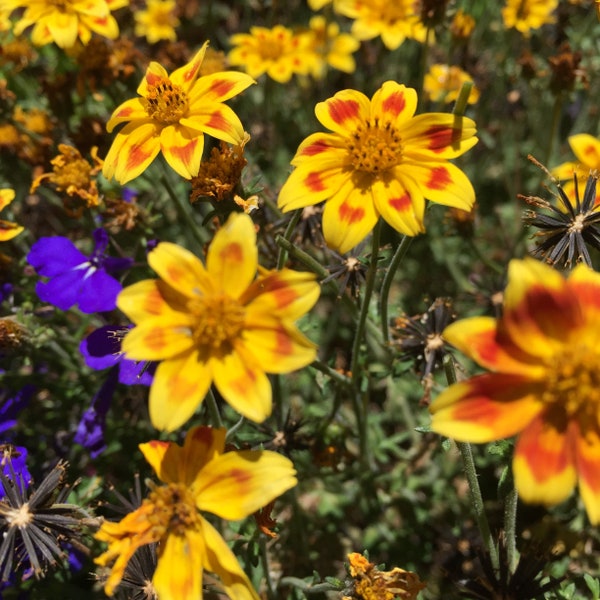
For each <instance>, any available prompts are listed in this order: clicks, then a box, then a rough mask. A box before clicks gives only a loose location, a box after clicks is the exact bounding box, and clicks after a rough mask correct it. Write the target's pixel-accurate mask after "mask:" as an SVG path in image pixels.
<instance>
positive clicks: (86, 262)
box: [27, 229, 133, 313]
mask: <svg viewBox="0 0 600 600" xmlns="http://www.w3.org/2000/svg"><path fill="white" fill-rule="evenodd" d="M93 237H94V242H95V248H94V251H93V252H92V254H91V256H89V257H88V256H86V255H85V254H83V253H81V252H80V251H79V250H78V249H77V248H76V247H75V245H74V244H73V242H71V240H69V239H68V238H66V237H61V236H55V237H43V238H40V239H39V240H38V241H37V242H36V243H35V244H34V245H33V246H32V248H31V250H30V252H29V254H28V255H27V260H28V261H29V263H30V264H31V265H32V266H33V267H35V270H36V271H37V273H38V274H39V275H42V276H43V277H49V278H50V279H49V280H48V281H47V282H43V281H39V282H38V283H37V285H36V287H35V291H36V292H37V295H38V296H39V298H40V300H42V301H43V302H49V303H50V304H53V305H54V306H56V307H58V308H60V309H61V310H68V309H69V308H71V307H72V306H74V305H76V304H77V305H78V306H79V309H80V310H81V311H82V312H84V313H95V312H104V311H109V310H113V309H114V308H115V307H116V300H117V295H118V293H119V292H120V291H121V289H122V286H121V284H120V283H119V282H118V281H117V280H116V279H115V278H114V277H112V275H110V274H109V273H113V272H115V271H119V270H122V269H126V268H128V267H129V266H131V264H132V263H133V260H132V259H130V258H113V257H110V256H106V249H107V246H108V233H107V232H106V231H105V230H104V229H96V230H95V231H94V233H93Z"/></svg>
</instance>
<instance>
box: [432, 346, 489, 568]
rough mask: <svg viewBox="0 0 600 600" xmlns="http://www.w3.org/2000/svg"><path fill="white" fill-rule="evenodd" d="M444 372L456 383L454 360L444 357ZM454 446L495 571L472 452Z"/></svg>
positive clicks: (460, 445)
mask: <svg viewBox="0 0 600 600" xmlns="http://www.w3.org/2000/svg"><path fill="white" fill-rule="evenodd" d="M444 371H445V372H446V379H447V380H448V384H450V385H452V384H453V383H456V371H455V370H454V359H453V358H452V357H451V356H450V355H446V356H445V357H444ZM456 446H457V447H458V450H459V452H460V455H461V457H462V461H463V467H464V469H465V475H466V477H467V482H468V484H469V491H470V493H471V503H472V506H473V511H474V513H475V520H476V521H477V526H478V527H479V533H480V534H481V538H482V540H483V544H484V546H485V549H486V550H487V552H488V554H489V555H490V560H491V562H492V566H493V567H494V569H495V570H496V571H497V570H498V568H499V564H500V561H499V559H498V549H497V548H496V544H495V542H494V538H493V537H492V533H491V531H490V525H489V523H488V520H487V516H486V514H485V507H484V504H483V496H482V495H481V488H480V487H479V479H478V478H477V468H476V467H475V460H474V459H473V451H472V449H471V444H469V443H468V442H456Z"/></svg>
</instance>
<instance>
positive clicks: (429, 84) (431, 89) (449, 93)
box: [423, 64, 479, 104]
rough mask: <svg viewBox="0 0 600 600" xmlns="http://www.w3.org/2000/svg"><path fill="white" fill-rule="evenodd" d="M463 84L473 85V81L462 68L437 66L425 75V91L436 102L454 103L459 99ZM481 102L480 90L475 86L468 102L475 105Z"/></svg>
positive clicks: (433, 66)
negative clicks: (478, 101)
mask: <svg viewBox="0 0 600 600" xmlns="http://www.w3.org/2000/svg"><path fill="white" fill-rule="evenodd" d="M463 83H473V79H471V76H470V75H469V74H468V73H465V72H464V71H463V70H462V69H461V68H460V67H456V66H449V65H442V64H435V65H431V67H430V68H429V73H426V74H425V80H424V82H423V91H424V92H425V93H426V94H427V95H428V96H429V98H430V99H431V100H433V101H434V102H453V101H454V100H456V99H457V98H458V94H459V93H460V89H461V88H462V85H463ZM477 100H479V90H478V89H477V88H476V87H475V86H473V87H472V88H471V93H470V94H469V98H468V100H467V102H468V103H469V104H474V103H475V102H477Z"/></svg>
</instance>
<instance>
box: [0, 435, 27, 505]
mask: <svg viewBox="0 0 600 600" xmlns="http://www.w3.org/2000/svg"><path fill="white" fill-rule="evenodd" d="M0 465H1V466H2V473H3V474H4V476H5V477H6V478H7V479H10V480H11V481H14V482H15V484H16V485H17V486H18V487H19V489H20V490H21V491H22V490H23V488H24V487H25V488H26V487H29V484H30V483H31V473H30V472H29V470H28V469H27V448H24V447H23V446H13V445H12V444H0ZM4 496H6V494H5V493H4V485H3V484H2V482H0V500H1V499H2V498H4Z"/></svg>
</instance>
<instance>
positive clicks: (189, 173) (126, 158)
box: [102, 42, 255, 184]
mask: <svg viewBox="0 0 600 600" xmlns="http://www.w3.org/2000/svg"><path fill="white" fill-rule="evenodd" d="M207 46H208V42H206V43H205V44H204V45H203V46H202V48H201V49H200V50H199V51H198V52H197V53H196V55H195V56H194V57H193V58H192V60H191V61H190V62H189V63H188V64H187V65H185V66H183V67H181V68H179V69H177V70H175V71H174V72H173V73H171V74H170V75H169V74H168V73H167V72H166V70H165V69H164V68H163V67H162V66H161V65H159V64H158V63H157V62H151V63H150V65H149V66H148V69H147V70H146V75H145V77H144V79H143V80H142V82H141V83H140V85H139V87H138V89H137V93H138V94H139V96H140V97H139V98H133V99H131V100H127V101H126V102H124V103H123V104H121V106H119V107H118V108H117V109H116V110H115V112H114V113H113V114H112V116H111V118H110V120H109V121H108V123H107V125H106V127H107V129H108V131H109V132H111V131H112V130H113V129H114V128H115V127H116V126H117V125H120V124H122V123H127V124H126V125H125V127H123V129H121V131H119V133H117V136H116V138H115V140H114V142H113V144H112V146H111V147H110V150H109V151H108V154H107V155H106V158H105V160H104V169H103V171H102V172H103V174H104V176H105V177H106V178H107V179H110V178H111V177H113V176H114V177H115V178H116V179H117V181H119V183H121V184H124V183H126V182H128V181H130V180H131V179H133V178H135V177H137V176H138V175H140V174H141V173H142V172H143V171H144V170H145V169H146V168H147V167H148V166H149V165H150V163H151V162H152V161H153V160H154V159H155V158H156V156H157V155H158V153H159V152H162V154H163V156H164V157H165V160H166V161H167V163H169V165H170V166H171V167H172V168H173V169H174V170H175V171H177V173H179V174H180V175H181V176H182V177H185V178H186V179H190V178H191V177H194V176H195V175H197V174H198V170H199V169H200V161H201V160H202V152H203V150H204V134H205V133H206V134H208V135H212V136H213V137H215V138H217V139H220V140H224V141H225V142H229V143H230V144H240V143H241V142H242V141H243V140H244V138H245V135H246V134H245V132H244V128H243V126H242V123H241V122H240V120H239V118H238V116H237V115H236V114H235V112H234V111H233V110H232V109H231V108H229V107H228V106H227V105H225V104H223V103H224V102H225V100H229V99H230V98H233V97H234V96H236V95H237V94H239V93H240V92H242V91H243V90H245V89H246V88H247V87H248V86H250V85H252V84H253V83H255V81H254V80H253V79H252V78H251V77H249V76H248V75H246V74H245V73H237V72H233V71H223V72H221V73H212V74H210V75H205V76H203V77H199V76H198V75H199V70H200V67H201V65H202V60H203V59H204V54H205V52H206V48H207Z"/></svg>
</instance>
